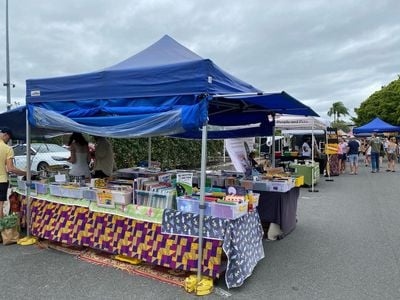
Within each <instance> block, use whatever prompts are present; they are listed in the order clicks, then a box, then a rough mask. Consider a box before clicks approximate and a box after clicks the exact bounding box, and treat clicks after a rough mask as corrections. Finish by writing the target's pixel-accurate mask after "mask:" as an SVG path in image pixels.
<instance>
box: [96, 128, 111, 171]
mask: <svg viewBox="0 0 400 300" xmlns="http://www.w3.org/2000/svg"><path fill="white" fill-rule="evenodd" d="M94 139H95V140H96V148H95V162H94V175H93V177H94V178H106V177H110V176H111V175H112V173H113V170H114V165H115V162H114V151H113V149H112V145H111V143H110V142H109V141H108V140H107V139H106V138H105V137H101V136H95V137H94Z"/></svg>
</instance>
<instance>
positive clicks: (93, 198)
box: [82, 188, 97, 201]
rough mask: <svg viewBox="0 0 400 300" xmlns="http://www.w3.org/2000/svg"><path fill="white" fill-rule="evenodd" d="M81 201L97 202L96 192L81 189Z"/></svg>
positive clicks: (89, 189)
mask: <svg viewBox="0 0 400 300" xmlns="http://www.w3.org/2000/svg"><path fill="white" fill-rule="evenodd" d="M82 195H83V199H86V200H90V201H97V191H96V190H94V189H91V188H83V189H82Z"/></svg>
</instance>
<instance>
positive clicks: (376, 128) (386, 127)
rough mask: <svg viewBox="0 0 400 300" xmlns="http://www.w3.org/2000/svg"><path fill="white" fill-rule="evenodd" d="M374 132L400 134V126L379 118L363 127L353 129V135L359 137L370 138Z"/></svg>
mask: <svg viewBox="0 0 400 300" xmlns="http://www.w3.org/2000/svg"><path fill="white" fill-rule="evenodd" d="M373 132H377V133H378V132H400V126H393V125H391V124H389V123H386V122H385V121H383V120H381V119H380V118H378V117H377V118H375V119H373V120H372V121H371V122H369V123H367V124H364V125H363V126H360V127H355V128H353V133H354V134H355V135H358V136H360V135H365V134H366V135H368V136H370V135H371V134H372V133H373Z"/></svg>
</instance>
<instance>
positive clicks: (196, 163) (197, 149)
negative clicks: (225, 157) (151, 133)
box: [111, 137, 223, 169]
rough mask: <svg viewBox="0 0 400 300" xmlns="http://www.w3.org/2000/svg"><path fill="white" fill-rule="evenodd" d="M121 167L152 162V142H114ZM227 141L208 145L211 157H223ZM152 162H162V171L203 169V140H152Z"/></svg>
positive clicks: (123, 140)
mask: <svg viewBox="0 0 400 300" xmlns="http://www.w3.org/2000/svg"><path fill="white" fill-rule="evenodd" d="M111 142H112V144H113V148H114V152H115V160H116V163H117V167H118V168H128V167H132V166H135V165H137V164H138V163H139V162H140V161H147V159H148V145H149V144H148V143H149V142H148V139H147V138H137V139H111ZM222 152H223V141H208V142H207V157H208V158H209V159H210V158H212V157H215V156H220V155H221V153H222ZM151 160H152V161H158V162H160V163H161V168H163V169H164V168H167V169H175V168H181V169H186V168H199V167H200V163H201V162H200V160H201V141H195V140H185V139H175V138H166V137H157V138H152V139H151Z"/></svg>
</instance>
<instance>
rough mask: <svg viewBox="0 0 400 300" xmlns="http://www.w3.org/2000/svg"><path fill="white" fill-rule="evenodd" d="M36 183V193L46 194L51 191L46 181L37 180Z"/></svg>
mask: <svg viewBox="0 0 400 300" xmlns="http://www.w3.org/2000/svg"><path fill="white" fill-rule="evenodd" d="M34 184H35V185H36V193H37V194H42V195H46V194H48V193H49V186H48V185H47V184H46V183H42V182H35V183H34Z"/></svg>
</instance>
